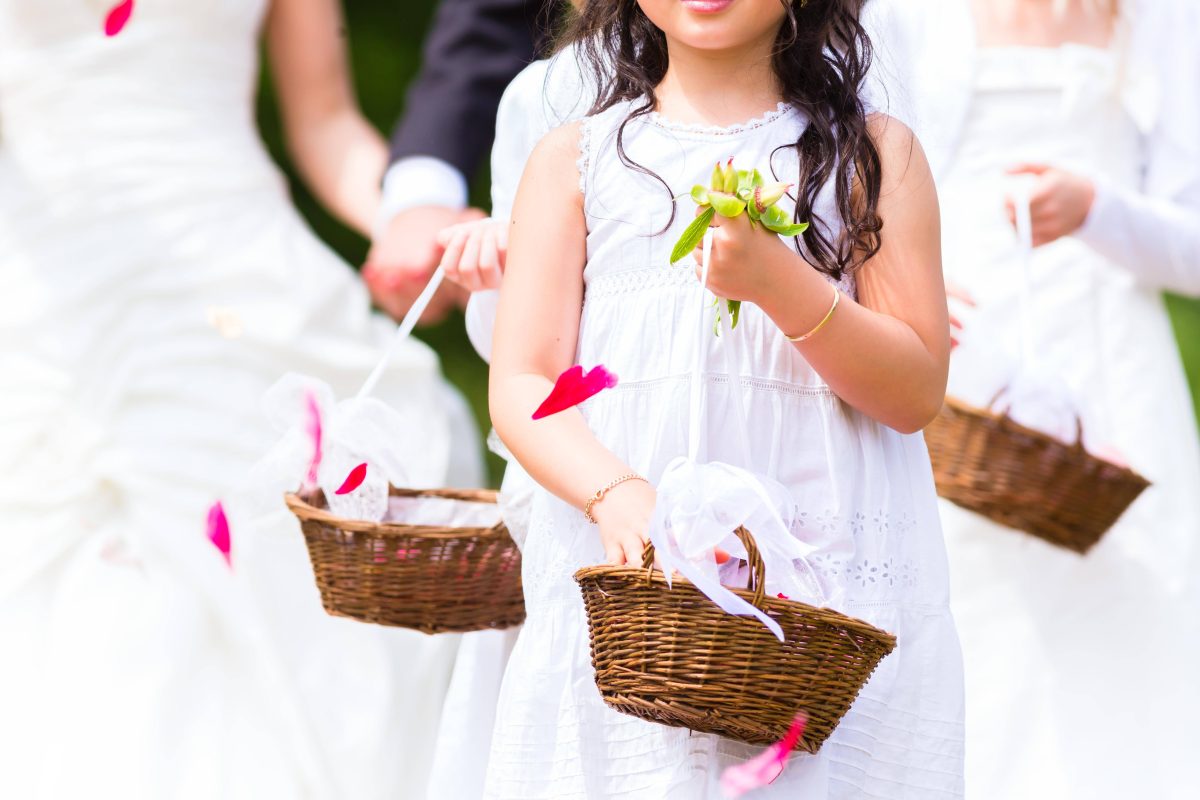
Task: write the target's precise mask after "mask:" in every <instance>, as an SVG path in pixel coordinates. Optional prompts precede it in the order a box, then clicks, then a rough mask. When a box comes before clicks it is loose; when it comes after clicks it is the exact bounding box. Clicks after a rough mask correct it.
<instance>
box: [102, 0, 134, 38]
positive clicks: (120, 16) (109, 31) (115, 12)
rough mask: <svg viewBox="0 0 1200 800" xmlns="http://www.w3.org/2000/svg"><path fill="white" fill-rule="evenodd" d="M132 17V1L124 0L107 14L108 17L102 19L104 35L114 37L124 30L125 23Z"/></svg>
mask: <svg viewBox="0 0 1200 800" xmlns="http://www.w3.org/2000/svg"><path fill="white" fill-rule="evenodd" d="M132 15H133V0H124V2H122V3H117V4H116V5H115V6H113V8H112V10H111V11H109V12H108V16H106V17H105V18H104V35H105V36H116V35H117V34H118V33H120V32H121V31H122V30H124V29H125V23H127V22H129V18H130V16H132Z"/></svg>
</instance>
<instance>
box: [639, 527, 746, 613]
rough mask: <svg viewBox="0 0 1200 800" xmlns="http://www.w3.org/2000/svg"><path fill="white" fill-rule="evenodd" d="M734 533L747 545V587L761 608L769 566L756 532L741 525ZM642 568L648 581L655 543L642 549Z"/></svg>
mask: <svg viewBox="0 0 1200 800" xmlns="http://www.w3.org/2000/svg"><path fill="white" fill-rule="evenodd" d="M734 534H736V535H737V537H738V539H740V540H741V541H742V544H743V545H745V547H746V562H747V563H748V564H749V565H750V585H749V586H747V587H746V588H748V589H750V590H751V591H753V592H754V600H753V601H752V602H753V603H754V605H755V606H757V607H758V608H760V609H761V608H762V607H763V601H764V600H765V599H766V591H767V567H766V565H765V564H764V563H763V560H762V555H761V554H760V553H759V552H758V543H757V542H755V541H754V534H752V533H750V531H748V530H747V529H746V528H744V527H739V528H738V529H737V530H736V531H734ZM642 569H644V570H646V581H647V583H648V582H649V580H650V575H651V574H652V573H653V571H654V545H653V544H652V543H651V542H646V546H645V548H644V549H643V550H642Z"/></svg>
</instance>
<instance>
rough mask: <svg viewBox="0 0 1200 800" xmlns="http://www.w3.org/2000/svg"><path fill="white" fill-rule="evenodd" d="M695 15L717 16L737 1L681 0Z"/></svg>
mask: <svg viewBox="0 0 1200 800" xmlns="http://www.w3.org/2000/svg"><path fill="white" fill-rule="evenodd" d="M680 2H681V3H683V6H684V8H686V9H687V10H688V11H691V12H692V13H693V14H717V13H720V12H721V11H724V10H725V9H727V8H729V7H730V6H731V5H733V4H734V2H735V0H680Z"/></svg>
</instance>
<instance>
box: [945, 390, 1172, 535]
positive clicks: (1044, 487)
mask: <svg viewBox="0 0 1200 800" xmlns="http://www.w3.org/2000/svg"><path fill="white" fill-rule="evenodd" d="M1076 422H1077V430H1076V433H1077V434H1078V435H1077V437H1076V440H1075V443H1074V444H1066V443H1064V442H1061V441H1059V440H1058V439H1055V438H1053V437H1051V436H1048V435H1046V434H1044V433H1041V432H1039V431H1035V430H1033V429H1032V428H1027V427H1025V426H1024V425H1021V424H1020V423H1018V422H1014V421H1013V420H1012V418H1011V417H1009V416H1008V414H1007V413H1002V412H996V411H992V410H989V409H981V408H976V407H974V406H970V405H967V404H966V403H962V402H960V401H958V400H955V399H954V398H951V397H948V398H946V403H945V405H943V406H942V410H941V413H939V414H938V416H937V418H936V419H935V420H934V421H933V422H932V423H931V424H930V425H929V427H927V428H926V429H925V442H926V444H927V445H928V446H929V458H930V460H931V461H932V462H933V475H934V479H935V481H936V483H937V490H938V494H939V495H941V496H942V497H944V498H946V499H947V500H949V501H951V502H953V503H955V504H957V505H960V506H962V507H963V508H965V509H968V510H970V511H974V512H976V513H978V514H982V515H983V516H985V517H987V518H988V519H990V520H993V521H994V522H998V523H1000V524H1001V525H1007V526H1008V527H1010V528H1016V529H1017V530H1020V531H1024V532H1026V533H1030V534H1033V535H1034V536H1037V537H1039V538H1041V539H1044V540H1046V541H1047V542H1050V543H1051V544H1055V545H1058V546H1059V547H1065V548H1066V549H1068V550H1073V551H1075V552H1076V553H1086V552H1087V551H1088V550H1090V549H1091V548H1092V546H1093V545H1095V544H1096V543H1097V542H1098V541H1100V539H1101V537H1102V536H1104V534H1105V532H1106V531H1107V530H1108V529H1109V528H1111V527H1112V526H1113V524H1114V523H1116V521H1117V519H1119V518H1120V516H1121V515H1122V514H1123V513H1125V509H1127V508H1129V506H1130V504H1131V503H1133V501H1134V500H1136V499H1137V498H1138V495H1140V494H1141V493H1142V491H1143V490H1144V489H1145V488H1146V487H1147V486H1149V485H1150V482H1149V481H1147V480H1146V479H1145V478H1143V477H1142V476H1141V475H1138V474H1137V473H1136V472H1134V471H1133V470H1131V469H1128V468H1126V467H1120V466H1117V465H1116V464H1113V463H1111V462H1109V461H1105V460H1103V459H1101V458H1097V457H1096V456H1093V455H1092V454H1090V453H1088V452H1087V450H1085V449H1084V447H1083V429H1082V425H1081V424H1079V423H1078V420H1077V421H1076Z"/></svg>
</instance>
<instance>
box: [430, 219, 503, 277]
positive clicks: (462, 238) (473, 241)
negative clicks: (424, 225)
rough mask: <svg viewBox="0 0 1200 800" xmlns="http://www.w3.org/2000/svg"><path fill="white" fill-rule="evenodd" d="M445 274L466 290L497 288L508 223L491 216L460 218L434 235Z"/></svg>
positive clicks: (501, 270)
mask: <svg viewBox="0 0 1200 800" xmlns="http://www.w3.org/2000/svg"><path fill="white" fill-rule="evenodd" d="M437 239H438V243H439V244H441V246H442V247H443V248H444V251H443V253H442V262H441V265H442V269H443V270H445V273H446V278H447V279H449V280H450V281H452V282H454V283H456V284H458V285H459V286H461V287H462V288H464V289H466V290H467V291H469V292H478V291H482V290H484V289H499V288H500V277H501V275H503V274H504V262H505V258H506V256H507V253H508V224H507V223H505V222H501V221H499V220H494V219H480V220H474V221H471V222H462V223H459V224H458V225H451V226H450V227H448V228H444V229H443V230H442V231H441V232H440V233H439V234H438V236H437Z"/></svg>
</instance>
